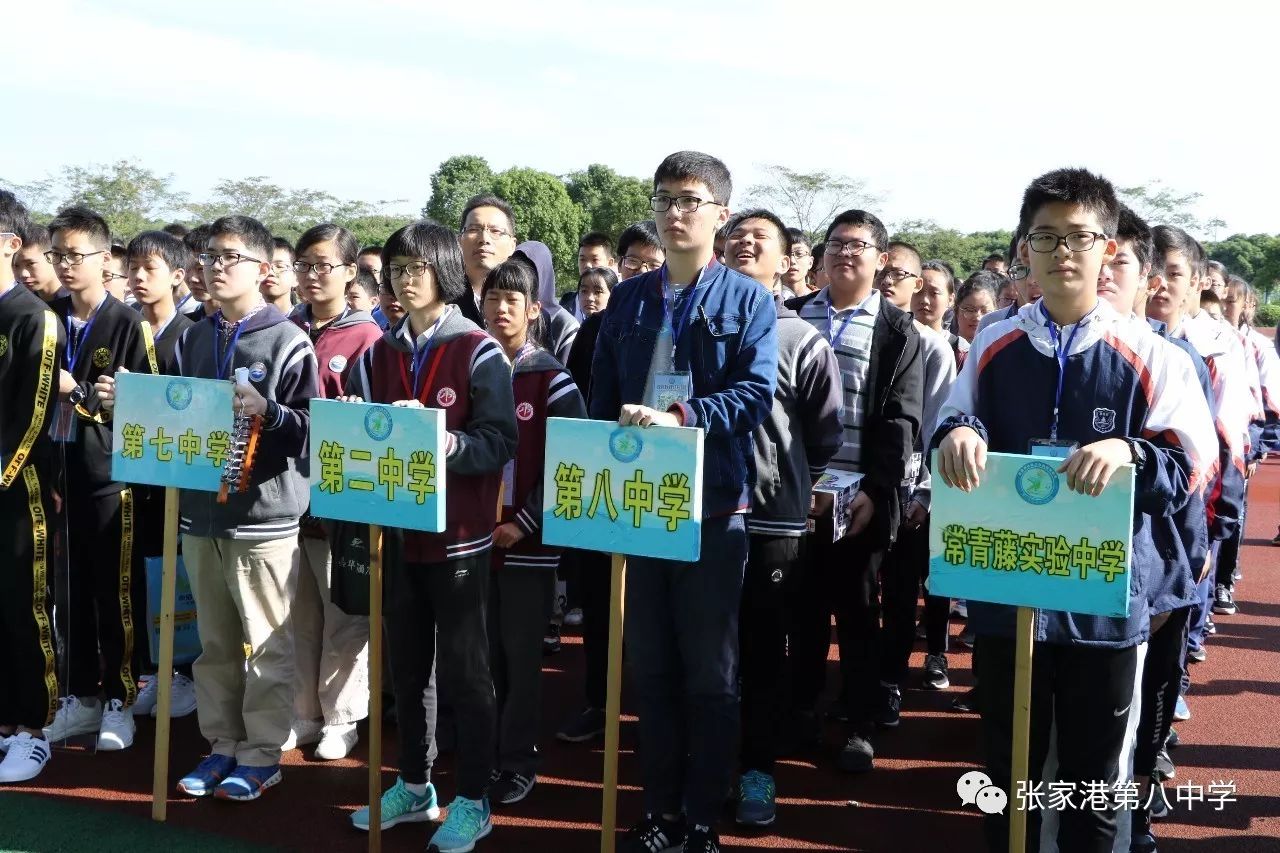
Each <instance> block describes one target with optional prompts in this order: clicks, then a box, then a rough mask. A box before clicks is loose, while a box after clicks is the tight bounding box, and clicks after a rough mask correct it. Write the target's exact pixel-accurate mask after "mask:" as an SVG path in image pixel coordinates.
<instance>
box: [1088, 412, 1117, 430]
mask: <svg viewBox="0 0 1280 853" xmlns="http://www.w3.org/2000/svg"><path fill="white" fill-rule="evenodd" d="M1115 428H1116V413H1115V410H1114V409H1094V410H1093V429H1094V431H1095V432H1100V433H1108V432H1111V431H1112V430H1114V429H1115Z"/></svg>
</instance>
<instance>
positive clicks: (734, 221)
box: [724, 207, 791, 255]
mask: <svg viewBox="0 0 1280 853" xmlns="http://www.w3.org/2000/svg"><path fill="white" fill-rule="evenodd" d="M748 219H763V220H765V221H766V222H768V223H769V224H770V225H772V226H773V230H774V231H776V232H778V243H779V244H781V246H782V254H784V255H790V254H791V231H790V230H789V229H788V228H787V223H785V222H783V221H782V217H780V216H778V215H777V214H776V213H774V212H773V211H772V210H765V209H764V208H763V207H753V208H750V209H748V210H744V211H742V212H741V213H735V214H734V215H733V217H732V218H731V219H730V220H729V221H728V222H726V223H725V225H724V230H725V238H726V239H728V236H729V235H730V234H732V233H733V232H734V231H735V230H736V229H737V228H738V226H740V225H741V224H742V223H743V222H746V221H747V220H748Z"/></svg>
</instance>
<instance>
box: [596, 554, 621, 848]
mask: <svg viewBox="0 0 1280 853" xmlns="http://www.w3.org/2000/svg"><path fill="white" fill-rule="evenodd" d="M610 574H611V578H610V587H609V589H610V592H609V676H608V684H607V691H608V692H607V694H606V698H605V703H604V804H603V808H602V809H601V818H600V853H614V847H615V846H616V844H617V826H618V716H619V714H620V713H621V705H622V617H623V614H624V610H623V601H624V599H625V595H626V583H627V558H626V556H625V555H623V554H614V555H613V565H612V567H611V569H610Z"/></svg>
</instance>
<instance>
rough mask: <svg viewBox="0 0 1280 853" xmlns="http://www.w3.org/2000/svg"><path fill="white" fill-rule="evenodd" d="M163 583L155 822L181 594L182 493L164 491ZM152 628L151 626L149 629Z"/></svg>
mask: <svg viewBox="0 0 1280 853" xmlns="http://www.w3.org/2000/svg"><path fill="white" fill-rule="evenodd" d="M160 565H161V580H160V660H159V661H158V664H159V671H158V672H157V673H156V689H157V690H158V691H159V692H158V693H157V694H156V746H155V759H154V763H153V765H152V769H151V819H152V820H156V821H161V822H163V821H164V819H165V813H166V810H167V808H168V805H169V790H168V789H169V722H170V712H171V708H170V705H171V702H170V699H171V694H172V692H173V609H174V598H175V597H176V596H177V592H178V490H177V489H175V488H173V487H169V488H166V489H165V490H164V555H163V558H162V560H161V564H160ZM148 627H150V626H148Z"/></svg>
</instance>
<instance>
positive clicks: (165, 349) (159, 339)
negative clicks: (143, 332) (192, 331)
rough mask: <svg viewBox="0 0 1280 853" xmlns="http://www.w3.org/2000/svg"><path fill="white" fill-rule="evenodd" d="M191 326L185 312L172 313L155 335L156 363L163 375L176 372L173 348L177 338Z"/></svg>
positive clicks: (174, 374) (175, 347)
mask: <svg viewBox="0 0 1280 853" xmlns="http://www.w3.org/2000/svg"><path fill="white" fill-rule="evenodd" d="M191 326H192V322H191V318H190V317H188V316H187V315H186V314H174V315H173V317H172V318H171V319H170V320H169V322H168V323H166V324H165V325H164V327H163V328H162V329H161V330H160V334H158V335H156V336H155V344H156V364H157V365H158V366H159V368H160V373H161V374H163V375H165V376H176V375H177V374H178V360H177V357H176V355H175V350H176V349H177V348H178V339H179V338H181V337H182V333H183V332H185V331H186V330H187V329H189V328H191Z"/></svg>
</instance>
